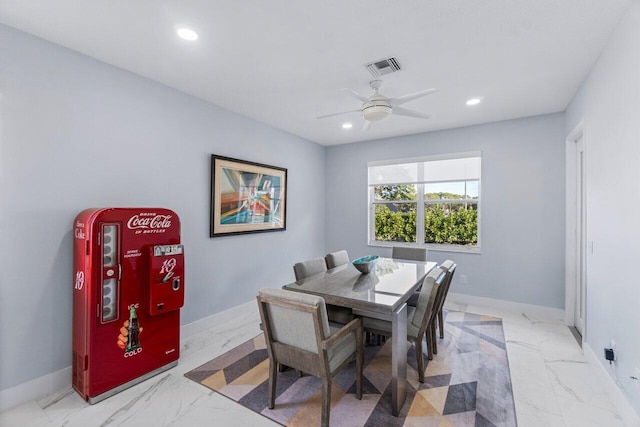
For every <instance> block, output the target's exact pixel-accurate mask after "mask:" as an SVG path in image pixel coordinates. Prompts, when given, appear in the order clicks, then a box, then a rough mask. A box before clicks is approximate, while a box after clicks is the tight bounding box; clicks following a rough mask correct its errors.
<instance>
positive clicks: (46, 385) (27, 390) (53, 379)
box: [0, 301, 257, 412]
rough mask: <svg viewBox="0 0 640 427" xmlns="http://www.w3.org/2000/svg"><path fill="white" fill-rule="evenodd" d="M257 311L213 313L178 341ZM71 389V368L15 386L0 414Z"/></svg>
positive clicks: (2, 398) (246, 307)
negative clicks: (59, 391) (68, 388)
mask: <svg viewBox="0 0 640 427" xmlns="http://www.w3.org/2000/svg"><path fill="white" fill-rule="evenodd" d="M256 310H257V305H256V302H255V301H249V302H247V303H245V304H241V305H238V306H236V307H232V308H230V309H228V310H225V311H221V312H219V313H215V314H213V315H211V316H209V317H205V318H204V319H200V320H196V321H195V322H192V323H189V324H187V325H182V326H181V327H180V340H181V341H182V340H183V339H185V338H188V337H190V336H193V335H195V334H197V333H199V332H202V331H205V330H207V329H209V328H212V327H214V326H217V325H221V324H223V323H226V322H229V321H230V320H233V319H235V318H237V317H239V316H245V315H249V314H251V313H253V312H255V311H256ZM67 387H71V366H68V367H66V368H64V369H60V370H59V371H56V372H52V373H50V374H47V375H43V376H41V377H38V378H35V379H33V380H31V381H27V382H25V383H22V384H18V385H17V386H14V387H11V388H7V389H4V390H1V391H0V412H2V411H5V410H7V409H10V408H13V407H14V406H18V405H21V404H23V403H26V402H29V401H31V400H34V399H39V398H41V397H43V396H45V395H47V394H49V393H53V392H54V391H58V390H61V389H64V388H67Z"/></svg>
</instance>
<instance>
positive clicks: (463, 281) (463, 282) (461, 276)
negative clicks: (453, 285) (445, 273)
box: [460, 274, 467, 285]
mask: <svg viewBox="0 0 640 427" xmlns="http://www.w3.org/2000/svg"><path fill="white" fill-rule="evenodd" d="M460 283H461V284H463V285H466V284H467V275H466V274H461V275H460Z"/></svg>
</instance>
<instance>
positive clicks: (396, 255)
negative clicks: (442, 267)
mask: <svg viewBox="0 0 640 427" xmlns="http://www.w3.org/2000/svg"><path fill="white" fill-rule="evenodd" d="M391 258H393V259H408V260H411V261H426V260H427V248H405V247H402V246H394V247H393V249H392V250H391Z"/></svg>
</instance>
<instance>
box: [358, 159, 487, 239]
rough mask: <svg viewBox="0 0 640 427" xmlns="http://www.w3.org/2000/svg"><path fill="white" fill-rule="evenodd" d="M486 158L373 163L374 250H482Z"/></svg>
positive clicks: (371, 227) (371, 222)
mask: <svg viewBox="0 0 640 427" xmlns="http://www.w3.org/2000/svg"><path fill="white" fill-rule="evenodd" d="M480 160H481V158H480V153H479V152H474V153H461V154H454V155H448V156H437V157H425V158H418V159H404V160H390V161H383V162H369V165H368V168H369V208H370V209H369V212H370V214H369V244H371V245H379V246H394V245H398V244H400V245H403V246H425V245H426V246H428V247H430V248H432V249H443V250H447V249H451V250H463V251H477V250H479V248H480V232H479V230H480V163H481V162H480Z"/></svg>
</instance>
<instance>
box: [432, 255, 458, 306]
mask: <svg viewBox="0 0 640 427" xmlns="http://www.w3.org/2000/svg"><path fill="white" fill-rule="evenodd" d="M457 267H458V265H457V264H456V263H455V262H453V261H452V260H450V259H448V260H446V261H445V262H443V263H442V264H440V268H442V270H444V272H445V273H446V276H445V278H444V280H443V281H442V284H441V285H440V288H441V289H440V291H439V292H438V305H437V307H436V309H437V310H436V311H438V312H439V311H440V310H442V306H443V305H444V301H445V299H446V298H447V294H448V293H449V286H450V285H451V279H453V274H454V273H455V272H456V268H457Z"/></svg>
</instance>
